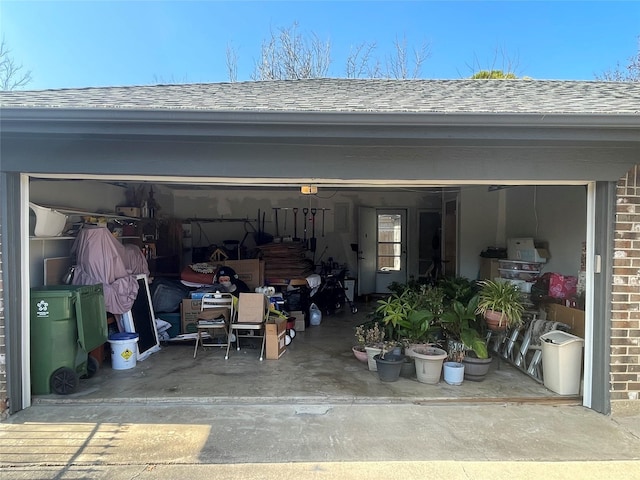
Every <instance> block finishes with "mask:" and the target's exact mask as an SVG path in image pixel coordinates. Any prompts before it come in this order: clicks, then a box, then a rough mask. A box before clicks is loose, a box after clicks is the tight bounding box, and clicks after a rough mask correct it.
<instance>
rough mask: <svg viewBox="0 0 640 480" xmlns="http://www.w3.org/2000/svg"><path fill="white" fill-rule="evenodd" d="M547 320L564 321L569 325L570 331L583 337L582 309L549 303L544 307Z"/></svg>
mask: <svg viewBox="0 0 640 480" xmlns="http://www.w3.org/2000/svg"><path fill="white" fill-rule="evenodd" d="M546 310H547V320H551V321H552V322H562V323H566V324H567V325H569V326H570V327H571V333H572V334H574V335H575V336H576V337H580V338H584V310H578V309H577V308H570V307H565V306H564V305H560V304H558V303H550V304H548V305H547V307H546Z"/></svg>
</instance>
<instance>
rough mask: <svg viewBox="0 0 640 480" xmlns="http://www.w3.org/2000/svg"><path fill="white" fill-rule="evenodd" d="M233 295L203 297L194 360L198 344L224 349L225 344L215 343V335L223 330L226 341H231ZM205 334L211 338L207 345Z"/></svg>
mask: <svg viewBox="0 0 640 480" xmlns="http://www.w3.org/2000/svg"><path fill="white" fill-rule="evenodd" d="M233 302H234V299H233V295H231V294H230V293H205V294H204V296H203V297H202V306H201V307H200V313H199V314H198V336H197V337H196V346H195V348H194V350H193V358H196V355H197V354H198V344H200V345H202V347H203V349H204V348H205V347H224V346H226V345H225V343H213V339H214V338H215V336H216V335H215V333H216V332H217V331H220V330H222V332H224V334H225V337H226V339H227V340H228V339H229V324H230V323H231V322H232V319H233V316H234V313H235V309H234V305H233ZM204 333H207V334H208V335H209V338H210V340H211V341H210V342H209V343H205V338H204Z"/></svg>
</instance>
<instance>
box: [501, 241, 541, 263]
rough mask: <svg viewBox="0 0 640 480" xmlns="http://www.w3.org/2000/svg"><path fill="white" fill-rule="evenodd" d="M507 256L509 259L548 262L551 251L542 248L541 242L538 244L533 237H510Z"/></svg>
mask: <svg viewBox="0 0 640 480" xmlns="http://www.w3.org/2000/svg"><path fill="white" fill-rule="evenodd" d="M507 256H508V257H509V260H522V261H524V262H536V263H546V261H547V259H548V258H549V252H548V250H547V249H546V248H542V245H541V244H536V243H535V242H534V241H533V238H509V239H508V240H507Z"/></svg>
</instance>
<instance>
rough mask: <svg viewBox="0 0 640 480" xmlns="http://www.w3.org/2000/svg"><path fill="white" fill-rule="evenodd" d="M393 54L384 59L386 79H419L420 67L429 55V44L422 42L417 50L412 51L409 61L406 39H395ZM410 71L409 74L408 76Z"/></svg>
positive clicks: (404, 37)
mask: <svg viewBox="0 0 640 480" xmlns="http://www.w3.org/2000/svg"><path fill="white" fill-rule="evenodd" d="M393 45H394V48H395V50H394V53H393V54H392V55H390V56H388V57H387V59H386V76H387V78H395V79H407V78H419V77H420V76H421V73H422V65H423V64H424V62H425V61H426V59H427V58H429V56H430V55H431V52H430V50H429V44H428V43H426V42H423V43H422V45H421V46H420V48H419V49H413V57H412V58H411V59H410V58H409V57H410V56H409V53H408V46H407V37H406V36H403V37H402V39H398V37H396V39H395V41H394V44H393ZM409 70H411V74H409Z"/></svg>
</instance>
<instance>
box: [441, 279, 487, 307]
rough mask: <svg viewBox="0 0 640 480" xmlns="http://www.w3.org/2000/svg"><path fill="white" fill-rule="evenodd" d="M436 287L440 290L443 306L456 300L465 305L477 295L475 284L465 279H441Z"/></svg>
mask: <svg viewBox="0 0 640 480" xmlns="http://www.w3.org/2000/svg"><path fill="white" fill-rule="evenodd" d="M438 287H439V288H441V289H442V293H443V295H444V301H445V304H446V303H451V302H453V301H454V300H457V301H459V302H460V303H462V304H465V305H466V304H468V303H469V301H470V300H471V299H472V298H473V296H475V295H476V294H477V293H478V287H477V285H476V282H475V281H474V280H469V279H468V278H466V277H443V278H442V279H440V280H439V281H438Z"/></svg>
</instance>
